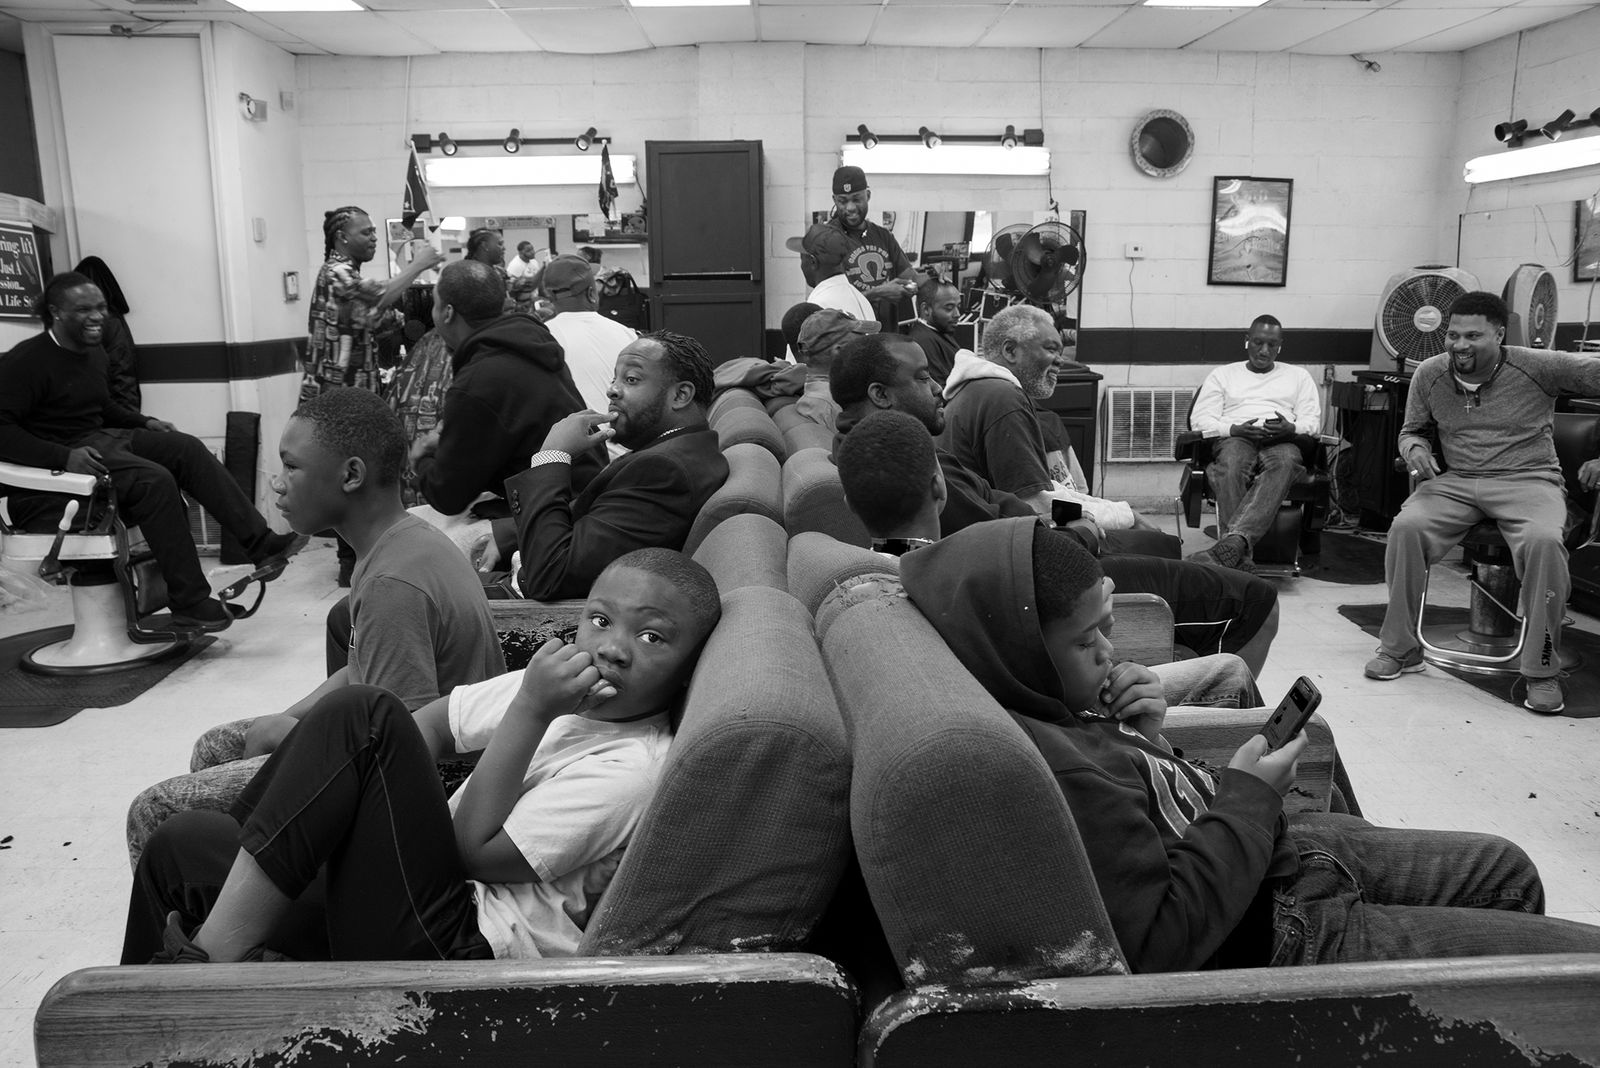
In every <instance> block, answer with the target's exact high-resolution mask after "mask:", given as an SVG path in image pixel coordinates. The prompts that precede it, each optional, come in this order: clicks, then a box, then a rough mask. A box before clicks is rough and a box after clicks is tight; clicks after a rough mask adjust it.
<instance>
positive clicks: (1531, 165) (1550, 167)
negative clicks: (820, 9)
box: [880, 136, 1600, 185]
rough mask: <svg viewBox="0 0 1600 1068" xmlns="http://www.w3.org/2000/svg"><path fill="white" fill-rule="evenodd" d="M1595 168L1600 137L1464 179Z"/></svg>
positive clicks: (1503, 158) (1507, 155) (1537, 148)
mask: <svg viewBox="0 0 1600 1068" xmlns="http://www.w3.org/2000/svg"><path fill="white" fill-rule="evenodd" d="M1595 166H1600V136H1596V137H1581V138H1578V139H1577V140H1562V141H1552V142H1550V143H1549V144H1547V145H1534V146H1533V147H1531V148H1513V149H1509V150H1507V151H1505V152H1496V153H1495V154H1494V155H1491V156H1479V157H1478V158H1477V159H1469V160H1467V166H1466V168H1465V170H1464V171H1463V172H1462V177H1463V178H1465V179H1466V180H1467V181H1468V182H1469V183H1471V184H1474V185H1476V184H1477V183H1479V182H1502V181H1505V180H1506V179H1508V178H1526V177H1528V176H1529V175H1531V174H1550V173H1552V172H1554V171H1570V170H1572V169H1574V168H1576V167H1595ZM881 169H882V168H880V170H881Z"/></svg>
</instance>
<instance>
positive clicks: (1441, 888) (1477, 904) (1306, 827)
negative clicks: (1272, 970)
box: [1271, 813, 1600, 967]
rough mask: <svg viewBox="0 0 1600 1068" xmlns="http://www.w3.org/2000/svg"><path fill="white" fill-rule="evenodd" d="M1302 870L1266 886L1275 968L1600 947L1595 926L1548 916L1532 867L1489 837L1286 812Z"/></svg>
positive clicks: (1506, 844)
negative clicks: (1280, 882)
mask: <svg viewBox="0 0 1600 1068" xmlns="http://www.w3.org/2000/svg"><path fill="white" fill-rule="evenodd" d="M1289 836H1290V838H1291V839H1293V840H1294V842H1295V845H1296V847H1297V848H1298V850H1299V853H1300V872H1299V874H1298V875H1297V876H1296V877H1295V878H1294V879H1292V880H1290V881H1287V882H1286V883H1285V885H1283V886H1280V887H1279V888H1277V889H1276V890H1275V891H1274V892H1273V898H1274V900H1273V937H1272V961H1271V963H1272V964H1273V965H1274V966H1277V967H1283V966H1290V965H1303V964H1333V963H1338V962H1343V961H1375V960H1417V959H1426V958H1435V957H1481V956H1489V955H1493V954H1502V953H1594V952H1600V927H1591V926H1589V925H1588V924H1581V923H1572V922H1570V921H1568V920H1557V919H1552V918H1551V917H1548V916H1545V915H1544V914H1543V913H1544V886H1543V884H1542V883H1541V882H1540V881H1539V872H1538V870H1537V869H1536V868H1535V867H1534V865H1533V861H1531V860H1530V859H1528V855H1527V854H1526V853H1524V852H1523V851H1522V850H1521V849H1520V848H1518V847H1517V846H1516V845H1515V844H1513V843H1511V842H1508V841H1506V840H1505V839H1503V838H1497V837H1495V836H1494V835H1488V834H1472V833H1468V832H1458V831H1417V830H1396V829H1391V828H1386V827H1374V826H1373V825H1372V824H1370V823H1367V822H1366V821H1365V820H1361V819H1358V818H1356V817H1354V816H1342V815H1336V814H1332V813H1315V814H1313V813H1305V814H1300V815H1294V816H1290V817H1289Z"/></svg>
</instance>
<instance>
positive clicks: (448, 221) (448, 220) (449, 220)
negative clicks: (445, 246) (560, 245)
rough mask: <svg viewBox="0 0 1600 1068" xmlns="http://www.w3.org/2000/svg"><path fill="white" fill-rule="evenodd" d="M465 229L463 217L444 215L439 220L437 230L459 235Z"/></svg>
mask: <svg viewBox="0 0 1600 1068" xmlns="http://www.w3.org/2000/svg"><path fill="white" fill-rule="evenodd" d="M466 228H467V219H466V216H464V215H446V216H445V217H444V218H442V219H440V220H439V229H441V230H449V231H452V232H454V233H458V234H459V233H460V232H461V231H463V230H465V229H466Z"/></svg>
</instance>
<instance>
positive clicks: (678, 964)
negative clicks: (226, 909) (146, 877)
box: [34, 953, 855, 1068]
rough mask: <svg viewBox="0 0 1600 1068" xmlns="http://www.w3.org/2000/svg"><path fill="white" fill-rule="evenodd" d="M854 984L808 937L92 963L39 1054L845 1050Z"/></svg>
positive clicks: (388, 1056)
mask: <svg viewBox="0 0 1600 1068" xmlns="http://www.w3.org/2000/svg"><path fill="white" fill-rule="evenodd" d="M854 1045H855V991H854V988H853V987H852V986H851V984H850V981H849V979H848V978H847V977H846V976H845V975H844V973H843V972H841V971H840V970H839V969H838V967H837V966H836V965H834V964H833V963H832V962H830V961H828V960H825V959H823V958H821V957H817V956H813V955H811V954H803V953H770V954H769V953H751V954H726V955H723V954H715V955H712V954H708V955H703V956H687V955H686V956H677V957H637V958H617V957H610V958H608V957H593V958H581V957H575V958H568V959H564V960H534V961H445V962H421V961H417V962H410V961H402V962H373V963H354V962H341V963H333V964H208V965H205V966H203V967H187V968H171V967H140V968H86V969H84V970H82V971H77V972H73V973H72V974H71V975H68V976H67V977H66V978H64V979H62V980H61V981H60V982H58V983H56V985H55V986H54V987H52V988H51V989H50V992H49V993H48V994H46V995H45V998H44V1002H43V1003H42V1004H41V1005H40V1007H39V1012H38V1015H37V1016H36V1017H35V1019H34V1046H35V1050H36V1053H37V1056H38V1061H39V1065H40V1068H57V1066H64V1065H72V1066H74V1068H102V1066H104V1068H110V1066H113V1065H116V1066H123V1065H134V1064H171V1063H184V1064H192V1063H204V1064H208V1065H218V1066H221V1065H238V1066H243V1065H246V1064H251V1065H261V1064H290V1063H296V1064H298V1063H302V1060H303V1061H304V1062H307V1063H315V1064H324V1063H326V1064H370V1065H393V1064H396V1063H416V1064H445V1063H449V1064H457V1065H466V1066H472V1065H482V1066H485V1068H487V1066H491V1065H493V1066H500V1065H507V1064H549V1065H558V1064H572V1065H576V1064H582V1065H585V1066H599V1068H604V1066H616V1068H622V1066H631V1065H637V1064H695V1065H730V1066H731V1065H744V1064H771V1065H834V1064H839V1065H846V1064H849V1063H850V1056H851V1051H852V1050H853V1048H854Z"/></svg>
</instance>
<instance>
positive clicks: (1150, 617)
mask: <svg viewBox="0 0 1600 1068" xmlns="http://www.w3.org/2000/svg"><path fill="white" fill-rule="evenodd" d="M1111 612H1112V615H1113V616H1114V617H1115V619H1116V621H1117V624H1116V628H1115V629H1114V630H1113V631H1112V633H1111V642H1112V644H1113V645H1114V646H1116V650H1117V658H1118V659H1120V660H1132V661H1133V662H1134V663H1137V664H1146V665H1149V664H1170V663H1171V662H1172V660H1173V659H1174V657H1173V652H1172V649H1173V642H1174V639H1173V634H1174V633H1175V632H1174V630H1173V620H1172V606H1171V605H1169V604H1167V602H1166V601H1165V600H1163V599H1162V598H1161V597H1160V596H1159V595H1158V594H1154V593H1114V594H1112V595H1111Z"/></svg>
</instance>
